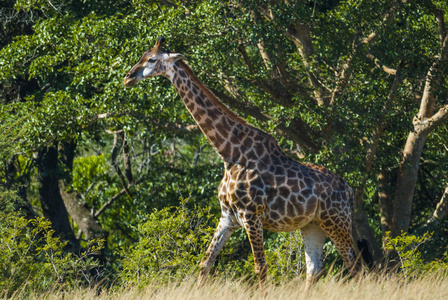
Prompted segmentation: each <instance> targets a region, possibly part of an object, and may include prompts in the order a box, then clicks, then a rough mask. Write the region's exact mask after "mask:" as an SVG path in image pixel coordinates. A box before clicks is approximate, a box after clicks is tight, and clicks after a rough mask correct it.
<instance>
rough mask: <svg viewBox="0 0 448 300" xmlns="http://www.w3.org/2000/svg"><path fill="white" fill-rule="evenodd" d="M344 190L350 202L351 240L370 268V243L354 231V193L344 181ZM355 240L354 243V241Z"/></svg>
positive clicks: (371, 257)
mask: <svg viewBox="0 0 448 300" xmlns="http://www.w3.org/2000/svg"><path fill="white" fill-rule="evenodd" d="M346 191H347V196H348V199H349V203H350V211H351V215H352V240H353V242H354V245H356V246H357V249H358V251H359V253H360V254H361V257H362V259H363V261H364V262H365V264H366V265H367V267H368V268H369V269H372V267H373V265H374V259H373V256H372V252H371V251H370V244H369V241H368V240H366V239H362V238H359V236H358V233H357V231H356V215H355V214H356V212H355V209H356V207H355V194H354V192H353V189H352V188H351V187H350V185H349V184H348V183H346ZM355 241H356V243H355Z"/></svg>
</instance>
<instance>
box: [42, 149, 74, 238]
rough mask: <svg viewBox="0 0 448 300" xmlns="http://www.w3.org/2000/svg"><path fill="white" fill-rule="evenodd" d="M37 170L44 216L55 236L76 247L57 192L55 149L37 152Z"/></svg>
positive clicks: (57, 176)
mask: <svg viewBox="0 0 448 300" xmlns="http://www.w3.org/2000/svg"><path fill="white" fill-rule="evenodd" d="M37 169H38V180H39V200H40V204H41V206H42V211H43V214H44V216H45V217H46V218H47V219H48V220H50V221H51V225H52V228H53V229H54V231H55V234H56V235H57V236H60V237H61V238H62V239H64V240H69V241H70V242H72V243H73V245H74V246H78V242H77V240H76V238H75V234H74V233H73V230H72V228H71V226H70V222H69V219H68V213H67V209H66V208H65V205H64V201H63V200H62V197H61V194H60V192H59V185H58V179H59V177H60V174H61V172H60V171H59V168H58V151H57V149H56V148H55V147H53V146H52V147H48V148H45V149H43V150H41V151H39V152H38V154H37Z"/></svg>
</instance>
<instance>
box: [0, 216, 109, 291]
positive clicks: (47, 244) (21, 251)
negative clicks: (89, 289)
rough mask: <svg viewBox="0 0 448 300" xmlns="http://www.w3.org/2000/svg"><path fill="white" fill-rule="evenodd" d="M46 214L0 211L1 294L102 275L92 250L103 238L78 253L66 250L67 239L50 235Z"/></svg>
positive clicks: (87, 281)
mask: <svg viewBox="0 0 448 300" xmlns="http://www.w3.org/2000/svg"><path fill="white" fill-rule="evenodd" d="M53 233H54V231H53V230H52V229H51V224H50V222H48V221H47V220H45V218H43V217H38V218H35V219H31V220H27V219H26V218H25V217H23V216H19V215H18V214H17V213H8V214H6V213H4V212H0V288H1V290H2V291H3V292H2V293H3V294H2V296H8V295H9V294H11V293H14V292H15V291H20V292H21V293H24V294H25V295H26V294H27V291H32V292H35V293H38V292H46V291H49V290H53V289H58V288H74V287H76V286H80V285H81V286H88V285H89V284H92V286H93V285H94V284H95V282H96V280H97V279H98V278H99V276H101V275H102V274H101V272H100V270H101V269H100V267H99V263H98V261H97V260H96V259H95V258H93V257H92V254H95V253H97V252H98V251H100V249H101V248H102V245H103V241H92V242H91V243H90V244H89V247H88V249H87V250H85V251H82V252H81V253H80V254H79V255H74V254H73V253H67V252H66V251H65V250H64V249H65V248H66V247H67V242H61V241H60V239H59V238H57V237H54V236H53Z"/></svg>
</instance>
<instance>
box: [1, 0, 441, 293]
mask: <svg viewBox="0 0 448 300" xmlns="http://www.w3.org/2000/svg"><path fill="white" fill-rule="evenodd" d="M0 3H2V4H1V6H0V23H1V26H0V36H1V39H0V48H1V50H0V70H1V72H0V120H1V122H0V157H1V164H0V214H1V216H0V239H1V243H0V287H2V288H3V293H5V294H11V293H14V291H17V290H18V289H22V290H27V289H29V290H33V291H39V290H44V289H46V288H49V287H52V286H54V285H55V284H59V285H61V286H76V285H79V284H81V285H95V284H98V282H102V284H104V285H105V284H107V283H108V282H109V283H110V282H132V283H136V282H137V283H138V284H141V285H144V284H145V283H148V282H150V281H151V279H152V278H156V277H157V278H159V280H160V278H166V279H169V278H184V277H189V276H191V275H193V276H195V272H196V269H195V266H197V264H198V262H199V261H200V259H201V257H202V255H203V254H204V252H205V249H206V246H207V243H208V242H209V241H210V239H211V234H212V233H213V231H214V226H215V225H216V221H217V219H218V217H219V203H218V199H217V195H216V189H217V186H218V184H219V182H220V179H221V176H222V171H223V166H222V163H221V161H220V160H219V158H218V156H217V155H216V154H215V153H214V151H213V149H212V147H211V146H210V145H209V144H208V143H207V140H206V138H205V137H204V136H203V135H202V134H201V132H200V130H199V128H198V127H197V125H196V124H195V123H194V121H193V119H192V118H191V116H190V115H189V114H188V111H187V110H186V108H185V107H184V105H183V103H182V101H180V99H179V97H178V96H177V94H176V92H175V90H174V88H173V87H172V86H171V84H170V83H169V81H168V80H167V79H165V78H156V79H151V80H146V81H144V82H142V83H141V84H139V85H138V86H137V87H135V88H132V89H128V88H125V87H124V85H123V83H122V80H123V77H124V75H125V74H126V72H127V71H128V70H129V69H130V67H131V66H132V65H134V64H135V63H136V62H137V61H138V59H139V58H140V55H141V54H142V53H143V52H144V51H145V50H148V49H149V48H151V47H152V46H153V45H154V42H155V40H156V39H157V38H158V37H159V36H164V37H165V39H166V41H167V47H168V48H169V49H171V50H174V51H176V52H178V53H182V54H184V55H185V56H186V60H187V61H188V63H189V65H190V66H191V67H192V69H193V70H195V72H196V74H197V75H198V77H199V78H200V79H201V80H202V81H203V82H204V83H205V84H207V85H208V86H209V87H210V89H211V90H212V91H213V92H214V93H215V94H216V95H217V96H218V97H219V98H220V99H221V100H222V101H223V102H224V103H225V104H226V105H227V106H228V107H230V108H231V109H232V110H234V111H236V112H237V113H238V114H239V115H241V116H243V117H244V118H245V119H246V120H248V122H250V123H251V124H253V125H255V126H257V127H260V128H262V129H263V130H265V131H267V132H270V133H271V134H273V135H274V136H275V137H276V138H277V139H278V141H279V143H280V145H281V146H282V148H283V149H285V151H286V152H287V153H288V154H289V155H291V156H292V157H294V158H295V159H297V160H299V161H303V162H312V163H315V164H319V165H324V166H326V167H327V168H329V169H330V170H331V171H333V172H335V173H336V174H338V175H340V176H341V177H343V178H344V179H345V180H347V181H348V182H349V183H350V184H351V186H352V187H353V188H354V189H355V197H356V207H357V208H356V215H355V222H356V226H355V228H356V232H355V236H356V239H364V240H365V241H366V243H367V244H368V246H369V249H370V252H371V254H372V255H373V259H374V265H375V266H377V267H381V266H384V262H385V261H387V260H388V259H390V258H392V259H396V260H397V261H398V262H399V264H398V265H399V267H400V270H401V272H402V273H403V274H404V275H405V276H406V277H407V278H410V277H411V274H414V273H413V272H425V270H426V271H427V270H433V269H434V268H439V267H442V268H446V263H447V248H446V247H447V244H448V230H447V228H448V226H447V225H448V220H447V218H446V213H447V211H448V173H447V169H448V160H447V152H448V143H447V141H448V127H447V120H448V76H447V75H446V70H447V67H448V66H447V65H448V28H447V25H446V21H447V18H448V4H447V2H446V1H442V0H440V1H437V0H433V1H429V0H428V1H416V0H394V1H389V0H384V1H382V0H378V1H338V0H322V1H317V0H315V1H312V0H309V1H274V0H272V1H267V0H266V1H211V0H210V1H207V0H204V1H174V0H173V1H169V0H160V1H149V0H148V1H145V0H132V1H121V0H118V1H117V0H110V1H109V0H104V1H90V0H54V1H48V0H18V1H10V0H2V1H0ZM265 235H266V242H265V248H266V252H267V259H268V265H269V268H270V269H269V270H270V271H269V272H270V273H269V274H270V276H271V278H273V279H274V280H287V279H290V278H294V277H296V276H301V274H302V271H303V266H304V253H303V247H302V244H301V238H300V232H294V233H270V232H266V233H265ZM417 247H418V248H417ZM325 248H326V253H327V259H326V261H327V268H330V266H329V265H330V264H331V263H333V262H334V265H333V266H332V268H333V271H334V272H336V271H338V270H339V269H340V268H341V266H342V264H341V262H340V260H339V258H338V256H337V252H336V250H335V249H334V248H333V247H332V245H331V243H329V242H328V243H327V244H326V245H325ZM252 268H253V262H252V258H251V253H250V246H249V243H248V241H247V237H246V235H245V233H244V232H243V231H238V232H236V233H235V234H234V235H233V237H232V238H231V240H230V241H229V242H228V245H227V246H226V247H225V249H224V251H223V253H222V254H221V255H220V257H219V259H218V261H217V263H216V264H215V268H214V273H215V274H224V275H225V276H244V275H247V274H251V272H252V270H253V269H252ZM230 270H231V271H230Z"/></svg>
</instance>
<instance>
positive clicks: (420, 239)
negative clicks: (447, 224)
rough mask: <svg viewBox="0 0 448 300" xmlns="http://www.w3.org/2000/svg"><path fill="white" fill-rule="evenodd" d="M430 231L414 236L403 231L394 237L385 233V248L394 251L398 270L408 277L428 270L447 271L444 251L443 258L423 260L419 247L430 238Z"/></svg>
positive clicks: (447, 264)
mask: <svg viewBox="0 0 448 300" xmlns="http://www.w3.org/2000/svg"><path fill="white" fill-rule="evenodd" d="M432 235H433V234H432V233H429V232H425V233H424V234H423V235H422V236H416V235H412V234H408V233H406V232H403V233H402V234H401V235H400V236H397V237H395V238H392V237H390V232H388V233H387V234H386V244H385V246H386V249H387V250H389V251H392V253H396V254H397V256H398V259H399V261H400V270H401V272H402V273H403V275H404V276H405V278H407V279H409V278H411V277H417V276H421V275H423V274H425V273H426V274H427V273H428V272H430V271H431V272H434V271H440V272H442V273H445V274H446V273H447V272H448V260H447V255H446V253H445V259H437V260H434V261H431V262H429V263H428V262H425V260H424V259H423V258H422V253H421V251H420V249H419V247H420V246H421V245H422V244H424V243H426V242H428V241H429V240H430V239H431V238H432Z"/></svg>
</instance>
